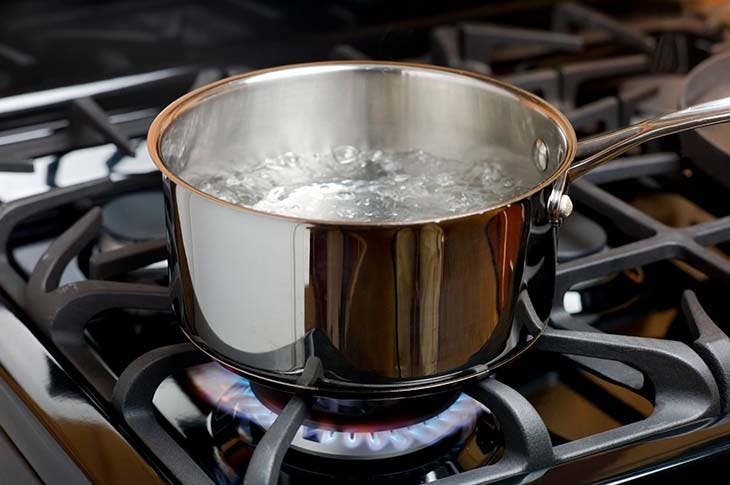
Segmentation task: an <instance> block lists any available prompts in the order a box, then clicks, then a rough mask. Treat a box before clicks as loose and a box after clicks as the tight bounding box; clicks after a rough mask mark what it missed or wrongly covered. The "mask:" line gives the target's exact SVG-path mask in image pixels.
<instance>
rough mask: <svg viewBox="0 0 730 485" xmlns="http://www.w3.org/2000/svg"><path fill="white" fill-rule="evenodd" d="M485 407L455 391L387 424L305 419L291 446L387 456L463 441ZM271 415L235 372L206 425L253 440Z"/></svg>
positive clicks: (325, 453)
mask: <svg viewBox="0 0 730 485" xmlns="http://www.w3.org/2000/svg"><path fill="white" fill-rule="evenodd" d="M487 412H488V411H487V410H486V408H485V407H484V406H483V405H482V404H480V403H479V402H477V401H476V400H474V399H473V398H471V397H469V396H467V395H465V394H461V395H459V396H458V397H457V398H456V400H455V401H454V402H453V403H451V405H449V406H448V407H447V408H446V409H445V410H443V411H442V412H440V413H438V414H437V415H435V416H433V417H430V418H428V419H425V420H423V421H421V422H417V423H414V424H410V425H407V426H400V427H394V428H392V429H382V427H381V426H377V425H373V424H360V425H359V426H358V425H357V424H352V425H351V426H350V429H359V431H339V430H337V429H335V428H334V427H333V426H332V424H331V423H321V422H313V421H307V422H305V424H304V425H303V426H301V427H300V428H299V430H298V431H297V433H296V435H295V436H294V439H293V440H292V448H293V449H296V450H298V451H301V452H305V453H311V454H314V455H317V456H319V457H325V458H337V459H355V460H380V459H384V458H391V457H395V456H401V455H406V454H410V453H414V452H416V451H420V450H423V449H425V448H428V447H430V446H434V445H437V444H441V443H444V442H450V443H451V444H456V443H460V442H463V441H464V440H465V439H466V438H467V437H468V436H470V435H471V434H472V433H473V432H474V431H475V428H476V426H477V422H478V420H479V417H480V415H482V414H484V413H487ZM277 416H278V415H277V413H276V412H274V411H272V410H271V409H269V408H268V407H267V406H266V405H265V404H264V403H263V402H262V401H261V400H260V399H259V398H258V397H257V395H256V394H255V392H254V387H253V386H252V385H251V383H250V382H249V381H247V380H245V379H243V378H241V379H240V381H239V382H238V383H236V384H235V385H233V386H232V387H231V388H230V389H229V390H228V391H227V392H226V393H225V394H223V395H222V396H221V398H220V401H219V405H218V407H217V409H216V410H215V411H214V412H213V413H211V414H210V415H209V418H208V426H209V431H210V433H211V435H213V437H214V439H215V438H216V435H218V434H219V433H220V432H221V429H220V428H221V424H224V425H223V426H222V428H224V429H226V430H230V429H231V426H234V427H235V430H236V431H237V433H238V437H239V440H240V441H241V442H243V443H246V444H249V445H255V444H256V443H257V437H258V436H260V433H261V432H262V431H266V430H268V429H269V428H270V427H271V425H272V424H273V423H274V421H275V420H276V418H277Z"/></svg>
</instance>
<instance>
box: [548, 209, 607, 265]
mask: <svg viewBox="0 0 730 485" xmlns="http://www.w3.org/2000/svg"><path fill="white" fill-rule="evenodd" d="M606 240H607V236H606V231H605V230H604V229H603V227H601V226H600V225H598V224H597V223H596V222H594V221H592V220H591V219H588V218H587V217H586V216H584V215H582V214H580V213H578V212H574V213H573V214H572V215H571V216H570V217H568V218H566V220H565V223H564V224H563V225H562V226H561V227H560V237H559V238H558V262H560V263H563V262H565V261H570V260H573V259H577V258H581V257H583V256H589V255H591V254H594V253H597V252H599V251H601V250H603V249H604V248H605V247H606Z"/></svg>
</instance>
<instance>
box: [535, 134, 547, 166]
mask: <svg viewBox="0 0 730 485" xmlns="http://www.w3.org/2000/svg"><path fill="white" fill-rule="evenodd" d="M548 157H549V153H548V147H547V145H546V144H545V142H544V141H542V139H540V138H538V139H537V140H535V145H534V146H533V147H532V160H533V162H535V166H536V167H537V169H538V170H540V171H541V172H544V171H545V169H546V168H547V165H548Z"/></svg>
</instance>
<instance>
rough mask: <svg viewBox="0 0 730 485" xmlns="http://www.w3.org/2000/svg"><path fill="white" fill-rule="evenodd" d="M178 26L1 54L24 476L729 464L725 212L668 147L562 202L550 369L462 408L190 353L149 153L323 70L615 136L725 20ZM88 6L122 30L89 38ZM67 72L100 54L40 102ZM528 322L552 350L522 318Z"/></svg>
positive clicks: (514, 372)
mask: <svg viewBox="0 0 730 485" xmlns="http://www.w3.org/2000/svg"><path fill="white" fill-rule="evenodd" d="M175 5H177V6H176V7H174V8H173V7H172V6H171V5H167V4H165V3H164V2H162V3H159V4H154V5H151V6H150V5H147V4H130V5H128V6H125V7H122V6H119V5H117V4H114V3H110V4H108V5H101V6H99V5H97V6H94V7H88V9H82V8H80V7H79V9H69V10H68V12H65V15H61V14H60V13H59V14H58V15H56V16H48V17H46V16H40V17H39V18H38V19H35V20H33V19H31V18H30V17H28V16H27V15H26V16H23V12H22V11H15V12H13V14H14V15H15V17H13V18H16V19H17V22H15V23H14V24H13V25H14V26H13V29H11V31H8V32H11V33H12V34H13V35H12V36H9V37H8V40H7V42H8V45H6V44H0V58H5V59H6V60H9V63H10V64H9V66H10V67H8V68H7V69H5V70H3V68H0V92H2V93H4V94H5V96H4V97H2V98H0V170H1V171H0V200H2V203H1V204H0V294H1V295H2V304H3V305H2V307H0V322H1V324H2V328H3V339H0V376H1V377H2V379H0V391H1V392H0V409H2V412H0V429H2V433H0V456H2V463H3V464H4V465H5V467H4V469H5V470H6V471H7V470H9V472H8V473H10V474H11V475H10V476H11V477H13V478H15V481H20V480H23V481H25V482H31V483H35V482H54V483H57V482H61V483H88V482H101V483H129V482H131V481H135V482H137V483H160V482H172V483H190V484H204V483H221V484H238V483H256V484H258V483H272V484H273V483H287V484H288V483H291V484H296V483H341V482H343V481H349V482H351V483H366V482H378V483H402V484H418V483H430V482H436V483H443V484H450V483H454V484H456V483H459V484H462V483H463V484H477V483H479V484H482V483H514V482H515V481H521V482H540V483H587V482H610V483H622V482H625V481H632V482H648V481H654V480H656V481H659V480H667V479H668V478H669V479H677V478H685V477H690V476H692V475H693V474H696V473H697V472H698V470H700V471H702V472H709V471H711V470H713V469H714V467H719V464H720V463H722V460H724V459H726V455H727V453H728V450H729V449H730V419H729V416H730V337H729V336H728V335H730V327H729V326H728V322H730V313H729V312H728V311H727V309H726V302H725V298H726V294H727V291H726V290H727V288H728V284H729V283H730V258H729V257H728V255H729V254H730V251H729V250H730V245H729V244H728V241H730V201H728V198H727V197H724V195H725V194H727V190H728V189H727V188H726V187H725V186H724V185H723V184H722V177H718V176H716V175H713V174H712V173H710V172H708V171H707V164H703V163H698V162H697V159H696V157H697V155H693V156H692V157H688V156H686V155H685V153H684V151H683V149H682V146H681V144H680V142H679V140H678V139H677V138H676V137H675V138H667V139H662V140H661V141H655V142H652V143H649V144H647V145H645V146H642V147H641V148H637V149H634V150H633V151H632V152H630V153H629V154H627V156H625V157H623V158H622V159H620V160H616V161H615V162H611V163H610V164H607V165H605V166H603V167H601V168H599V169H596V170H595V171H593V172H591V173H590V174H589V175H587V176H585V177H584V178H582V179H581V180H580V181H578V182H576V183H575V184H574V185H573V186H572V187H571V197H572V199H573V200H574V202H575V206H576V213H575V214H574V215H573V216H572V217H571V218H569V219H568V220H567V221H566V223H565V225H564V226H563V227H561V229H560V231H561V234H560V247H559V265H558V270H557V281H556V291H555V295H554V307H553V312H552V317H551V321H550V326H549V328H548V329H547V330H545V331H544V332H543V335H542V336H541V337H540V338H539V339H538V340H537V342H536V344H535V345H534V347H533V348H532V349H531V350H529V351H528V352H526V353H524V354H523V355H522V356H520V358H519V359H517V360H516V361H515V362H514V363H512V364H510V365H509V366H506V367H505V368H503V369H500V370H499V372H498V373H497V374H496V375H495V376H494V377H490V378H487V379H484V380H482V381H480V382H478V383H476V384H472V385H469V386H467V387H464V388H463V389H459V390H458V391H451V392H448V393H441V394H436V395H430V396H421V397H411V398H399V399H380V400H369V399H364V398H362V399H333V398H324V397H319V396H308V395H292V394H285V393H282V392H281V391H277V390H274V389H270V388H268V387H266V386H264V385H261V384H258V383H256V382H251V381H249V380H247V379H245V378H243V377H241V376H239V375H237V374H234V373H233V372H231V371H230V370H228V369H226V368H225V367H223V366H221V365H219V364H217V363H214V362H212V361H211V360H210V358H209V357H207V356H206V355H205V354H203V353H202V352H200V351H199V350H197V349H196V348H195V347H193V345H192V344H190V343H188V342H187V340H186V339H185V337H184V335H183V334H182V332H181V330H180V329H179V327H178V322H177V321H176V319H175V317H174V315H173V313H172V311H171V297H170V294H169V290H168V283H169V282H168V275H167V263H166V259H167V245H166V241H165V228H164V226H165V214H164V206H163V198H162V194H161V186H160V174H159V173H158V172H155V171H154V167H153V165H152V163H151V161H150V159H149V155H148V154H147V151H146V148H145V146H144V136H145V133H146V130H147V127H148V126H149V124H150V122H151V120H152V119H153V118H154V116H155V115H156V114H157V113H158V112H159V110H160V109H161V108H163V107H164V106H165V105H166V104H167V103H169V102H170V101H172V100H173V99H175V98H177V97H179V96H180V95H182V94H184V93H185V92H187V91H188V90H190V89H193V88H195V87H198V86H200V85H203V84H206V83H208V82H211V81H214V80H217V79H220V78H222V77H225V76H227V75H230V74H234V73H238V72H244V71H246V70H250V69H254V68H260V67H266V66H269V65H275V64H282V63H290V62H301V61H308V60H322V59H370V58H373V59H390V60H408V61H415V62H425V63H433V64H438V65H446V66H451V67H457V68H461V69H467V70H473V71H477V72H481V73H485V74H489V75H493V76H495V77H498V78H500V79H503V80H505V81H508V82H511V83H514V84H516V85H518V86H520V87H522V88H524V89H527V90H529V91H533V92H535V93H537V94H539V95H540V96H543V97H544V98H545V99H547V100H548V101H550V102H551V103H554V104H556V105H557V106H559V107H560V109H562V110H564V111H565V112H566V114H567V115H568V117H569V118H570V121H571V122H572V123H573V125H574V126H575V128H576V131H577V132H578V133H579V134H581V135H589V134H594V133H599V132H602V131H604V130H609V129H614V128H618V127H621V126H624V125H627V124H628V123H631V122H635V121H638V120H640V119H642V118H645V117H648V116H652V115H657V114H660V113H665V112H669V111H671V110H672V109H674V108H675V107H676V106H677V102H678V96H679V90H680V87H681V84H682V82H683V80H684V78H685V76H686V74H687V72H688V71H689V70H690V69H691V68H692V67H694V66H695V65H697V64H698V63H699V62H701V61H702V60H704V59H706V58H707V57H709V56H711V55H714V54H717V53H721V52H724V51H725V50H727V49H728V48H729V47H728V45H727V44H726V43H725V42H724V41H725V39H726V35H727V34H726V32H725V30H724V27H723V25H722V23H719V22H716V21H714V20H713V17H712V15H710V14H707V13H706V12H705V14H699V13H697V12H692V11H681V10H680V9H679V7H678V6H677V5H674V4H669V3H666V2H657V3H652V4H649V5H647V4H644V5H643V6H642V7H641V8H638V7H632V6H631V5H629V4H615V3H611V4H606V5H599V6H597V7H596V8H595V9H594V8H592V7H591V8H588V7H585V6H583V5H577V4H572V3H554V2H530V1H527V2H510V3H504V4H503V3H499V2H496V3H491V4H486V5H478V4H476V3H475V2H454V4H453V5H452V6H451V7H450V10H448V11H445V10H444V8H445V7H443V6H441V7H438V6H436V5H432V4H430V3H428V2H426V3H425V4H424V5H422V6H420V7H419V8H418V9H415V7H414V10H411V11H407V12H406V10H407V9H405V8H398V9H393V10H392V11H388V10H387V8H386V7H384V6H383V4H380V3H379V2H334V3H326V4H325V3H323V4H322V6H321V8H320V7H317V9H314V10H307V11H306V15H304V13H303V12H304V9H303V6H297V7H296V8H294V7H288V6H285V5H283V4H281V5H280V4H278V3H273V4H271V5H263V4H261V5H259V4H258V3H256V2H240V3H235V4H233V3H231V4H226V5H223V4H221V5H217V4H214V5H213V6H208V5H205V6H204V5H202V4H197V3H191V4H189V5H188V4H185V5H186V6H185V7H184V8H183V7H180V6H179V5H178V4H175ZM94 9H99V10H104V12H107V13H109V12H111V13H115V15H118V16H119V19H118V20H117V21H110V20H108V18H109V17H108V15H107V16H106V17H104V18H106V19H107V20H105V21H104V22H100V23H99V25H98V26H95V27H93V28H92V27H89V26H86V27H83V25H84V22H89V23H91V24H94V23H93V22H91V20H89V19H96V18H100V17H98V16H96V17H95V15H96V14H97V13H98V12H95V10H94ZM165 9H170V10H169V12H172V13H174V15H172V14H170V15H167V16H165V15H164V14H165V13H166V10H165ZM637 9H638V10H637ZM20 10H22V9H20ZM386 11H387V13H386ZM169 12H167V13H169ZM244 13H245V15H244ZM315 17H316V18H317V19H319V20H318V21H317V22H305V21H304V20H303V19H311V18H315ZM5 18H8V17H7V16H5ZM192 18H199V19H200V23H197V24H196V23H194V22H192V20H191V19H192ZM292 19H298V21H294V20H292ZM209 24H210V25H212V26H214V27H211V26H209ZM94 25H96V24H94ZM272 25H276V26H279V28H280V33H281V35H279V36H272V35H271V31H270V28H264V27H266V26H269V27H270V26H272ZM163 27H164V28H163ZM216 28H218V30H215V29H216ZM39 32H41V34H39ZM160 32H162V33H163V34H164V35H163V34H160ZM267 32H268V33H267ZM213 33H215V34H216V35H213ZM13 36H14V37H13ZM32 36H34V37H32ZM31 37H32V41H31V40H29V39H31ZM13 38H14V39H16V40H17V39H20V41H22V42H25V41H27V42H26V43H22V42H21V43H17V44H13V43H12V42H11V40H12V39H13ZM84 39H86V40H84ZM160 39H163V40H160ZM282 39H285V40H282ZM156 41H160V42H163V41H164V42H163V45H162V46H160V48H159V49H151V48H150V46H154V43H155V42H156ZM56 43H58V44H59V45H58V46H56ZM86 44H90V45H86ZM237 46H238V47H240V49H238V50H237V48H236V47H237ZM53 49H61V50H62V51H65V52H75V53H81V54H83V55H81V54H79V56H80V57H79V58H77V57H72V59H71V60H69V66H65V67H64V68H63V69H59V70H58V76H57V77H56V78H54V79H46V80H43V82H41V81H39V80H38V78H37V77H36V74H37V72H38V70H39V69H40V68H41V67H43V65H44V63H46V62H48V60H47V57H48V55H49V54H48V52H52V51H53ZM146 49H150V52H149V53H147V54H146V53H145V50H146ZM213 52H216V55H213V54H212V53H213ZM43 53H45V54H43ZM44 55H45V57H44ZM81 61H83V62H81ZM91 71H93V72H91ZM3 73H6V74H7V76H5V74H3ZM99 73H102V74H104V75H105V77H103V78H99V77H98V74H99ZM517 315H518V316H517V317H518V318H520V319H521V320H522V321H523V322H524V324H525V325H528V326H534V327H535V328H536V327H539V322H537V317H536V316H535V315H534V310H533V309H532V308H531V305H530V303H529V301H527V300H520V302H519V304H518V308H517ZM317 371H318V370H317V361H316V359H310V361H309V363H308V368H307V369H305V372H304V375H303V376H302V379H307V375H310V376H311V375H316V373H317Z"/></svg>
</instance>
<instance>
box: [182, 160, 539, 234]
mask: <svg viewBox="0 0 730 485" xmlns="http://www.w3.org/2000/svg"><path fill="white" fill-rule="evenodd" d="M526 162H528V163H526ZM507 166H509V174H510V175H509V176H508V175H507V174H506V170H505V167H507ZM183 176H184V178H185V179H186V180H187V181H188V182H189V183H191V184H192V185H193V186H195V187H197V188H199V189H200V190H202V191H203V192H205V193H207V194H210V195H213V196H215V197H217V198H219V199H222V200H225V201H228V202H232V203H234V204H239V205H241V206H244V207H249V208H253V209H256V210H260V211H264V212H272V213H276V214H283V215H287V216H294V217H301V218H306V219H317V220H332V221H335V220H348V221H358V222H384V221H397V222H414V221H422V220H430V219H440V218H445V217H450V216H454V215H457V214H465V213H469V212H474V211H479V210H481V209H484V208H486V207H488V206H491V205H494V204H498V203H500V202H502V201H505V200H507V199H509V198H511V197H513V196H516V195H519V194H520V193H523V192H524V191H525V190H526V189H528V188H529V187H531V186H533V185H534V184H536V183H537V182H538V181H539V180H540V178H541V177H540V175H539V174H538V173H537V170H536V169H535V168H534V166H532V164H531V163H529V161H527V160H525V159H524V158H520V157H517V156H516V155H514V154H511V153H508V152H497V151H495V152H494V153H491V154H490V156H489V157H488V159H486V160H485V159H482V160H474V161H471V162H464V161H460V160H452V159H447V158H441V157H436V156H434V155H431V154H429V153H426V152H424V151H422V150H411V151H406V152H386V151H382V150H358V149H357V148H355V147H352V146H340V147H336V148H335V149H333V150H332V151H331V152H330V153H315V154H311V155H306V156H304V155H297V154H294V153H291V152H287V153H284V154H282V155H280V156H278V157H273V158H267V159H265V160H263V161H262V162H261V163H258V164H252V165H251V166H249V167H246V168H245V169H244V168H242V169H228V170H226V172H225V173H214V174H211V173H206V174H188V175H187V176H186V175H185V174H183Z"/></svg>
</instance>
